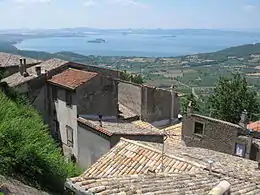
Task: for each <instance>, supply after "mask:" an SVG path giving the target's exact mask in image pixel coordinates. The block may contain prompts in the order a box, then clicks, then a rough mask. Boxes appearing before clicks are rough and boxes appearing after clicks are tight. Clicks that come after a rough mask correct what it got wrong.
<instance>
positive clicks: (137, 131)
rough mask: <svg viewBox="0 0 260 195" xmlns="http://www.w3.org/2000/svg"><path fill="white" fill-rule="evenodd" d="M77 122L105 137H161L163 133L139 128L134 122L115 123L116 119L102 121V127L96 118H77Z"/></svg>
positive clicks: (155, 129)
mask: <svg viewBox="0 0 260 195" xmlns="http://www.w3.org/2000/svg"><path fill="white" fill-rule="evenodd" d="M78 122H79V123H80V124H82V125H86V126H88V127H90V128H91V129H93V130H95V131H98V132H101V133H103V134H106V135H107V136H112V135H115V134H116V135H122V134H124V135H163V132H161V131H159V130H158V129H157V128H155V127H152V126H149V127H141V126H138V125H136V124H135V123H134V122H132V123H131V122H123V121H117V120H116V119H111V120H104V119H103V120H102V127H100V123H99V121H98V117H97V116H96V118H94V117H93V116H91V118H87V116H85V117H84V118H83V117H79V118H78Z"/></svg>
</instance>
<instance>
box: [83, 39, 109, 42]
mask: <svg viewBox="0 0 260 195" xmlns="http://www.w3.org/2000/svg"><path fill="white" fill-rule="evenodd" d="M106 42H107V41H106V40H104V39H95V40H89V41H88V43H106Z"/></svg>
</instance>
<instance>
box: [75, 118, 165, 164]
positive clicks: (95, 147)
mask: <svg viewBox="0 0 260 195" xmlns="http://www.w3.org/2000/svg"><path fill="white" fill-rule="evenodd" d="M77 131H78V132H77V136H78V138H77V139H78V140H77V141H78V163H79V165H80V166H81V167H83V168H88V167H89V166H90V165H92V164H94V163H95V162H96V161H97V160H98V159H99V158H100V157H101V156H103V155H104V154H105V153H107V152H108V151H109V150H110V149H111V148H113V147H114V146H115V145H116V144H117V143H118V142H119V141H120V138H121V137H124V138H127V139H131V140H140V141H146V142H153V143H162V142H163V138H164V134H163V133H162V132H161V131H159V130H158V129H157V128H154V127H152V126H150V127H149V128H147V127H141V126H138V125H136V124H134V123H132V122H128V121H123V120H118V119H117V118H115V117H103V118H102V121H100V120H99V118H98V116H86V115H85V116H84V117H79V118H78V129H77ZM97 143H98V144H97Z"/></svg>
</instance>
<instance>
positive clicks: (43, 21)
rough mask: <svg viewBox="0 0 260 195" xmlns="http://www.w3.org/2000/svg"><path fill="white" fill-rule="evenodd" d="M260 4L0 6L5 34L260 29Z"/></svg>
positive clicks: (37, 0)
mask: <svg viewBox="0 0 260 195" xmlns="http://www.w3.org/2000/svg"><path fill="white" fill-rule="evenodd" d="M259 18H260V0H0V24H1V25H0V28H1V29H4V28H5V29H6V28H62V27H82V26H85V27H94V28H260V21H259Z"/></svg>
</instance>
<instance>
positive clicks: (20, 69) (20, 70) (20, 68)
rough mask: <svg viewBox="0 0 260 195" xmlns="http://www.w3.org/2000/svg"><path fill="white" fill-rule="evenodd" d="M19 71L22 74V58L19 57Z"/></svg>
mask: <svg viewBox="0 0 260 195" xmlns="http://www.w3.org/2000/svg"><path fill="white" fill-rule="evenodd" d="M19 72H20V74H21V75H23V72H24V71H23V59H22V58H20V65H19Z"/></svg>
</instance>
